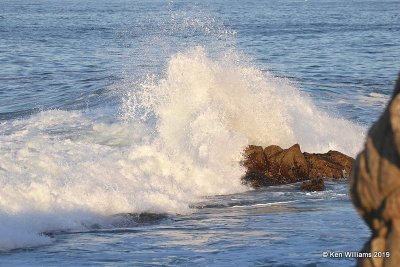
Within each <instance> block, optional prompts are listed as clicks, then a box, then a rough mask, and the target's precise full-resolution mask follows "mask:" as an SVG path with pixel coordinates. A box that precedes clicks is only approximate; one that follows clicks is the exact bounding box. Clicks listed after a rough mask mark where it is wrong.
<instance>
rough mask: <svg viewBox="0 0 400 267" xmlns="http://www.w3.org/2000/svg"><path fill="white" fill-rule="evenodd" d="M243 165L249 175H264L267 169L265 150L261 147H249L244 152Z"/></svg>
mask: <svg viewBox="0 0 400 267" xmlns="http://www.w3.org/2000/svg"><path fill="white" fill-rule="evenodd" d="M243 165H244V166H245V167H246V168H247V172H248V173H263V172H264V171H265V168H266V161H265V156H264V150H263V148H262V147H261V146H253V145H250V146H248V147H247V148H246V149H245V151H244V162H243Z"/></svg>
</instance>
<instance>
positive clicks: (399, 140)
mask: <svg viewBox="0 0 400 267" xmlns="http://www.w3.org/2000/svg"><path fill="white" fill-rule="evenodd" d="M351 196H352V200H353V203H354V205H355V206H356V208H357V211H358V212H359V213H360V215H361V216H362V217H363V219H364V220H365V222H366V223H367V224H368V226H369V227H370V228H371V230H372V236H371V238H370V240H369V241H368V242H367V243H366V244H365V246H364V249H363V252H372V255H373V254H374V252H384V251H388V252H390V257H387V258H384V257H375V258H374V257H372V258H360V259H359V261H358V266H374V267H375V266H390V267H392V266H393V267H395V266H400V80H398V81H397V85H396V88H395V91H394V94H393V97H392V99H391V101H390V102H389V104H388V106H387V108H386V110H385V112H384V113H383V114H382V116H381V117H380V118H379V120H378V121H377V122H375V124H374V125H373V126H372V127H371V129H370V130H369V133H368V137H367V141H366V144H365V148H364V150H363V151H362V152H361V153H360V154H359V155H358V157H357V159H356V162H355V166H354V170H353V175H352V180H351Z"/></svg>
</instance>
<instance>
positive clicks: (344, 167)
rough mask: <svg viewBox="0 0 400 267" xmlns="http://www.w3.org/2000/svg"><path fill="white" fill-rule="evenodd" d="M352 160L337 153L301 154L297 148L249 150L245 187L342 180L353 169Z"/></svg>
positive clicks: (257, 148) (244, 162) (271, 147)
mask: <svg viewBox="0 0 400 267" xmlns="http://www.w3.org/2000/svg"><path fill="white" fill-rule="evenodd" d="M353 161H354V160H353V159H352V158H351V157H349V156H346V155H344V154H342V153H340V152H337V151H329V152H328V153H325V154H310V153H302V152H301V149H300V146H299V145H298V144H295V145H293V146H291V147H290V148H288V149H282V148H281V147H279V146H275V145H272V146H268V147H266V148H265V149H264V150H263V148H262V147H260V146H248V147H247V148H246V150H245V152H244V161H243V166H245V167H246V168H247V172H246V176H245V177H244V178H243V183H244V184H249V185H251V186H252V187H262V186H269V185H281V184H288V183H295V182H299V181H304V180H308V179H310V178H343V177H346V176H347V175H348V174H349V173H350V170H351V168H352V165H353Z"/></svg>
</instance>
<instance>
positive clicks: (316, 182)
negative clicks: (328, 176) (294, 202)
mask: <svg viewBox="0 0 400 267" xmlns="http://www.w3.org/2000/svg"><path fill="white" fill-rule="evenodd" d="M300 189H301V190H303V191H309V192H312V191H323V190H325V182H324V179H322V178H315V179H312V180H309V181H304V182H303V183H301V186H300Z"/></svg>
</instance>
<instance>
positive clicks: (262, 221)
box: [0, 0, 400, 266]
mask: <svg viewBox="0 0 400 267" xmlns="http://www.w3.org/2000/svg"><path fill="white" fill-rule="evenodd" d="M398 10H400V2H399V1H339V0H332V1H328V0H327V1H314V0H308V1H294V0H293V1H291V0H279V1H236V0H234V1H226V0H220V1H208V0H206V1H161V0H158V1H128V0H111V1H103V0H98V1H85V2H82V1H77V0H72V1H49V0H38V1H34V2H29V1H25V0H21V1H19V0H12V1H11V0H2V1H1V3H0V67H1V68H0V81H1V83H0V266H60V265H63V266H99V265H100V266H187V265H193V266H231V265H232V264H233V263H234V264H237V265H238V266H338V265H340V266H351V265H354V263H355V259H351V258H339V259H337V258H336V259H335V258H324V257H322V253H323V252H325V251H337V252H341V251H358V250H360V249H361V247H362V245H363V243H364V242H365V241H366V240H367V238H368V236H369V234H370V232H369V230H368V228H367V227H366V226H365V224H364V223H363V222H362V220H361V219H360V218H359V216H358V215H357V213H356V211H355V210H354V208H353V206H352V204H351V201H350V199H349V194H348V183H347V181H340V182H336V181H328V182H327V190H326V191H324V192H312V193H304V192H300V191H299V190H298V187H299V185H298V184H294V185H286V186H276V187H269V188H265V189H261V190H252V189H250V188H247V187H245V186H243V185H242V184H241V182H240V177H241V176H242V175H243V174H244V171H245V170H244V169H243V168H242V167H241V166H240V164H239V162H240V160H241V159H242V151H243V148H244V147H246V146H247V145H248V144H259V145H263V146H266V145H270V144H277V145H280V146H283V147H288V146H291V145H292V144H294V143H299V144H300V145H301V147H302V150H303V151H308V152H327V151H328V150H330V149H335V150H340V151H342V152H345V153H347V154H349V155H351V156H355V155H356V154H357V152H358V151H359V150H360V149H361V147H362V144H363V140H364V138H365V134H366V131H367V129H368V127H369V126H370V125H371V124H372V123H373V121H374V120H375V119H377V118H378V116H379V114H380V113H381V112H382V110H383V108H384V107H385V104H386V103H387V101H388V100H389V98H390V94H391V91H392V89H393V86H394V82H395V80H396V77H397V72H398V70H399V69H400V68H399V67H400V66H399V61H398V60H397V59H398V58H399V56H400V13H399V12H398Z"/></svg>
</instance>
